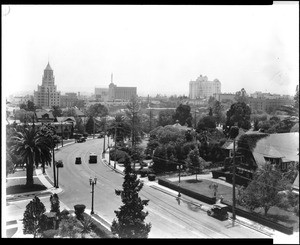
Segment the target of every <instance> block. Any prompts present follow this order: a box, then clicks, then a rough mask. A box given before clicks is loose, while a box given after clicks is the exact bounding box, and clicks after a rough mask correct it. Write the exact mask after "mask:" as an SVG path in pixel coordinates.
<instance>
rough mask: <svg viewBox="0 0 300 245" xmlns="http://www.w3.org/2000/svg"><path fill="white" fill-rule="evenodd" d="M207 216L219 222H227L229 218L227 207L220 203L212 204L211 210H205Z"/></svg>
mask: <svg viewBox="0 0 300 245" xmlns="http://www.w3.org/2000/svg"><path fill="white" fill-rule="evenodd" d="M207 215H208V216H213V217H215V218H217V219H220V220H227V219H228V216H229V215H228V206H227V205H225V204H222V203H217V204H214V205H213V206H212V208H211V209H209V210H207Z"/></svg>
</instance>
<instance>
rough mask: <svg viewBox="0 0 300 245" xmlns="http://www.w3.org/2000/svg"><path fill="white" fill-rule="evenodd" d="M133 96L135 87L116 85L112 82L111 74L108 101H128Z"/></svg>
mask: <svg viewBox="0 0 300 245" xmlns="http://www.w3.org/2000/svg"><path fill="white" fill-rule="evenodd" d="M133 96H137V88H136V87H118V86H117V85H115V84H114V83H113V74H111V81H110V84H109V86H108V100H109V101H129V100H130V99H131V98H132V97H133Z"/></svg>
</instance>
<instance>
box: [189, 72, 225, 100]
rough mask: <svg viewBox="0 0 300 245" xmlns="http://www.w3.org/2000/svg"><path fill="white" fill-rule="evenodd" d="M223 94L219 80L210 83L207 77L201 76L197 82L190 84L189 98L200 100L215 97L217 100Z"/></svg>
mask: <svg viewBox="0 0 300 245" xmlns="http://www.w3.org/2000/svg"><path fill="white" fill-rule="evenodd" d="M220 93H221V82H220V81H219V80H218V79H215V80H213V81H208V79H207V76H204V77H203V76H202V75H200V76H199V77H198V78H197V80H196V81H190V83H189V98H190V99H200V98H209V97H210V96H213V97H215V98H216V96H217V95H218V94H220Z"/></svg>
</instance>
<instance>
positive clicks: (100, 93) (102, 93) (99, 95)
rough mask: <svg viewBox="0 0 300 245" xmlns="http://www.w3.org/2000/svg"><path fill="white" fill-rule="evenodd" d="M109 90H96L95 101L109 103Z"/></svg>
mask: <svg viewBox="0 0 300 245" xmlns="http://www.w3.org/2000/svg"><path fill="white" fill-rule="evenodd" d="M108 91H109V89H108V88H95V99H96V100H98V101H103V102H104V101H108Z"/></svg>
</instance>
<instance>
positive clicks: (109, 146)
mask: <svg viewBox="0 0 300 245" xmlns="http://www.w3.org/2000/svg"><path fill="white" fill-rule="evenodd" d="M111 148H112V145H108V165H110V149H111Z"/></svg>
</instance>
